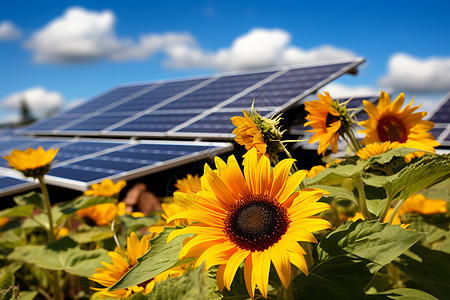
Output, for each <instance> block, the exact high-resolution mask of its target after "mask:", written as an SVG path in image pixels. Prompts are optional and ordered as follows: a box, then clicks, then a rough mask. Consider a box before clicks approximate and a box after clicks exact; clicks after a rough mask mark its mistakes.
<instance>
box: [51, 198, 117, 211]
mask: <svg viewBox="0 0 450 300" xmlns="http://www.w3.org/2000/svg"><path fill="white" fill-rule="evenodd" d="M103 203H116V200H115V199H114V198H111V197H105V196H80V197H78V198H77V199H75V200H73V201H69V202H65V203H63V204H61V205H59V209H60V211H61V213H63V214H65V215H71V214H74V213H75V212H76V211H77V210H80V209H83V208H86V207H89V206H93V205H97V204H103Z"/></svg>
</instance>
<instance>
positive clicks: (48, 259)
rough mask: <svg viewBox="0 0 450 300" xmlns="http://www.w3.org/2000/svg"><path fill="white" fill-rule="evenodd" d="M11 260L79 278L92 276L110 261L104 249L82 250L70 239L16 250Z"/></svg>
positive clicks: (26, 246)
mask: <svg viewBox="0 0 450 300" xmlns="http://www.w3.org/2000/svg"><path fill="white" fill-rule="evenodd" d="M8 258H9V259H12V260H19V261H23V262H25V263H28V264H33V265H36V266H37V267H39V268H43V269H49V270H64V271H65V272H67V273H70V274H74V275H78V276H90V275H92V274H93V273H95V269H96V268H98V267H101V264H100V261H110V260H111V259H110V258H109V256H108V254H107V251H106V250H104V249H96V250H82V249H80V247H79V246H78V244H77V243H76V242H75V241H74V240H72V239H71V238H69V237H65V238H62V239H61V240H59V241H56V242H54V243H51V244H48V245H25V246H20V247H17V248H16V249H14V251H13V252H12V253H11V254H9V255H8Z"/></svg>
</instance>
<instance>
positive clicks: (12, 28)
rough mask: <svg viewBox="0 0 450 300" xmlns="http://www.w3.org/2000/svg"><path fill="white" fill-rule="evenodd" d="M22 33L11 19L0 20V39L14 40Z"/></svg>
mask: <svg viewBox="0 0 450 300" xmlns="http://www.w3.org/2000/svg"><path fill="white" fill-rule="evenodd" d="M21 35H22V33H21V32H20V29H19V28H17V26H16V25H14V23H13V22H11V21H2V22H0V41H2V40H3V41H7V40H15V39H18V38H19V37H20V36H21Z"/></svg>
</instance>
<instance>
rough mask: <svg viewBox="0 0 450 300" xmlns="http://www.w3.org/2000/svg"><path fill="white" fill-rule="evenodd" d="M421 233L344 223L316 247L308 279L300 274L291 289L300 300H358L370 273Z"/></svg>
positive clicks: (400, 252)
mask: <svg viewBox="0 0 450 300" xmlns="http://www.w3.org/2000/svg"><path fill="white" fill-rule="evenodd" d="M423 235H424V234H423V233H418V232H414V231H410V230H405V229H403V228H401V227H400V226H399V225H388V224H382V223H379V222H377V221H372V222H370V221H363V220H358V221H356V222H348V223H346V224H343V225H341V226H339V227H338V228H337V229H336V230H335V231H333V232H332V233H330V234H329V235H327V236H326V237H324V238H323V239H322V240H321V242H320V243H319V244H318V245H317V248H316V249H317V261H318V264H317V265H316V266H314V267H313V268H312V269H311V270H310V273H309V276H305V275H304V274H300V275H299V276H297V277H296V278H295V279H294V281H293V284H294V286H293V287H294V290H295V293H296V295H297V298H300V299H330V298H338V299H358V298H359V299H360V298H362V297H363V296H364V288H365V287H366V286H367V285H368V284H369V283H370V281H371V279H372V277H373V274H375V273H376V272H377V271H378V270H379V269H380V268H381V267H383V266H384V265H386V264H387V263H389V262H390V261H392V260H393V259H395V258H396V257H398V256H399V255H400V254H402V253H403V252H404V251H406V250H407V249H408V248H409V247H410V246H411V245H413V244H414V243H416V242H417V241H418V240H419V239H420V238H421V237H422V236H423Z"/></svg>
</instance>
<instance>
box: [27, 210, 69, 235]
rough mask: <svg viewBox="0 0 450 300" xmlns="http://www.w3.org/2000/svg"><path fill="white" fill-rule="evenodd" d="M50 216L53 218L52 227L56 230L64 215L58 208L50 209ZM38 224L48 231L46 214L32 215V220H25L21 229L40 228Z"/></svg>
mask: <svg viewBox="0 0 450 300" xmlns="http://www.w3.org/2000/svg"><path fill="white" fill-rule="evenodd" d="M52 216H53V223H54V224H53V227H54V228H57V227H58V224H59V223H60V221H61V220H62V219H63V218H64V215H63V214H62V213H61V210H60V209H59V207H58V206H53V207H52ZM35 220H36V221H37V222H36V221H35ZM38 222H39V223H38ZM40 224H42V225H43V226H44V227H45V228H46V229H47V230H48V229H49V227H50V226H49V222H48V216H47V214H45V213H40V214H37V215H34V216H33V218H29V219H26V220H25V221H24V222H23V224H22V228H35V227H41V225H40Z"/></svg>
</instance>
